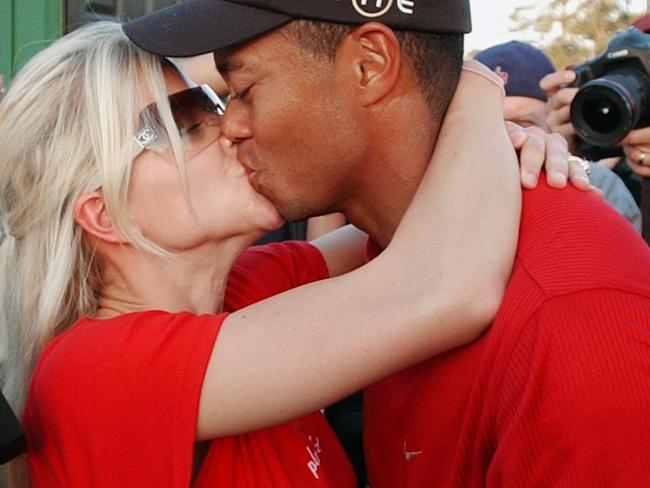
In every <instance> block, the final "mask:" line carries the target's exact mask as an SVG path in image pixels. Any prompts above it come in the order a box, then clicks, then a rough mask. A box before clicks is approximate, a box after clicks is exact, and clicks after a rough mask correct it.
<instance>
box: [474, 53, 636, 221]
mask: <svg viewBox="0 0 650 488" xmlns="http://www.w3.org/2000/svg"><path fill="white" fill-rule="evenodd" d="M475 59H476V60H477V61H480V62H481V63H483V64H484V65H486V66H487V67H488V68H490V69H491V70H493V71H495V72H496V73H497V74H499V76H501V77H502V79H503V80H504V83H505V90H506V98H505V100H504V117H505V118H506V120H509V121H511V122H514V123H516V124H519V125H522V126H524V127H529V126H536V127H538V128H539V129H541V130H543V131H545V132H551V129H550V128H549V126H548V124H547V122H546V111H545V108H546V102H547V98H546V95H545V94H544V92H543V91H542V90H541V89H540V87H539V82H540V80H541V79H542V78H543V77H544V76H546V75H548V74H549V73H555V67H554V66H553V62H552V61H551V60H550V59H549V57H548V56H547V55H546V54H545V53H544V52H543V51H542V50H541V49H538V48H536V47H534V46H532V45H530V44H526V43H523V42H519V41H510V42H506V43H505V44H497V45H495V46H491V47H489V48H487V49H485V50H483V51H481V52H480V53H478V54H477V55H476V57H475ZM589 180H590V182H591V183H592V185H594V186H595V187H596V188H598V189H599V190H600V191H602V193H603V197H604V198H605V201H607V203H609V204H610V205H611V206H612V207H614V208H615V209H616V210H617V211H618V212H619V213H620V214H621V215H623V216H624V217H625V219H626V220H627V221H628V222H629V223H630V224H631V225H632V226H633V227H634V229H635V230H636V231H637V232H638V233H641V212H640V211H639V207H638V206H637V204H636V202H635V201H634V198H633V197H632V195H631V194H630V191H629V190H628V189H627V187H626V186H625V184H624V183H623V182H622V181H621V178H619V177H618V176H617V175H616V174H615V173H614V172H613V171H611V170H610V169H609V168H605V167H602V166H599V165H593V164H592V165H591V166H590V175H589Z"/></svg>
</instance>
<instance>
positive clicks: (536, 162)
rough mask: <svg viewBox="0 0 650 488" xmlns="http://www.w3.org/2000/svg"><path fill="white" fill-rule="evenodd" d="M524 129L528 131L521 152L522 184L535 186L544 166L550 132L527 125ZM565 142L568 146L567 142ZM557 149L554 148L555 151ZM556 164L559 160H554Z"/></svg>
mask: <svg viewBox="0 0 650 488" xmlns="http://www.w3.org/2000/svg"><path fill="white" fill-rule="evenodd" d="M524 130H525V131H526V134H527V137H526V140H525V141H524V144H523V145H522V146H521V150H520V153H519V165H520V167H521V170H520V171H521V184H522V186H523V187H524V188H535V186H537V180H538V178H539V173H540V172H541V171H542V168H543V167H544V161H545V159H546V156H547V154H546V150H547V148H546V137H547V136H548V134H546V133H545V132H544V131H542V130H541V129H539V128H537V127H527V128H526V129H524ZM564 144H565V146H566V142H565V143H564ZM555 149H556V148H553V149H552V150H553V151H555ZM549 156H551V158H554V157H555V156H554V155H549ZM554 164H557V161H554ZM565 175H566V173H565ZM547 178H548V177H547ZM565 184H566V181H565Z"/></svg>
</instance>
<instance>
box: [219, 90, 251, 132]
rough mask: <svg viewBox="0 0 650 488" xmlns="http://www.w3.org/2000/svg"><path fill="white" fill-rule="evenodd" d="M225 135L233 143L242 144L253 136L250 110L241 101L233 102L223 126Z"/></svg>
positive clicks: (225, 116) (224, 118)
mask: <svg viewBox="0 0 650 488" xmlns="http://www.w3.org/2000/svg"><path fill="white" fill-rule="evenodd" d="M221 130H222V132H223V135H224V136H225V137H227V138H228V139H229V140H231V141H232V142H241V141H243V140H245V139H248V138H250V137H251V135H252V131H251V127H250V116H249V113H248V109H247V108H246V107H243V106H242V103H241V102H239V100H231V101H230V102H229V103H228V106H227V107H226V112H225V113H224V115H223V121H222V125H221Z"/></svg>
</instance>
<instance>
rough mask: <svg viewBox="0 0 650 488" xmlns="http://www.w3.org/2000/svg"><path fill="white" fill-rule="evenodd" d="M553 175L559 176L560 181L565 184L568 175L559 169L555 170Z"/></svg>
mask: <svg viewBox="0 0 650 488" xmlns="http://www.w3.org/2000/svg"><path fill="white" fill-rule="evenodd" d="M553 176H554V177H555V178H557V180H558V183H561V184H564V183H566V175H565V174H564V173H560V172H559V171H555V172H554V173H553Z"/></svg>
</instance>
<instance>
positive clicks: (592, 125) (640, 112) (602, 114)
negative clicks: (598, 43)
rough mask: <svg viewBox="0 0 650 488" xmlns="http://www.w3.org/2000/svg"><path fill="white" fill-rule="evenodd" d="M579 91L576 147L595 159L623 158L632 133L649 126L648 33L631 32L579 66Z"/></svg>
mask: <svg viewBox="0 0 650 488" xmlns="http://www.w3.org/2000/svg"><path fill="white" fill-rule="evenodd" d="M572 69H573V70H574V71H575V72H576V80H575V81H574V82H573V83H572V84H571V86H576V87H579V88H580V89H579V90H578V93H577V94H576V96H575V98H574V99H573V102H572V103H571V122H572V124H573V126H574V127H575V129H576V132H577V134H578V137H579V139H578V141H577V145H578V147H579V148H580V149H581V150H582V152H583V153H584V155H586V156H588V157H592V159H601V158H603V157H606V156H609V155H613V154H620V149H619V148H617V147H616V144H618V143H619V142H620V141H621V140H622V139H623V138H624V137H625V136H626V135H627V134H628V132H630V131H631V130H632V129H636V128H639V127H645V126H648V125H650V34H645V33H643V32H641V31H640V30H639V29H637V28H636V27H630V28H628V29H626V30H624V31H621V32H619V33H618V34H616V35H615V36H614V37H613V38H612V39H611V40H610V42H609V44H608V46H607V49H606V50H605V51H604V52H603V53H602V54H600V55H599V56H598V57H596V58H594V59H592V60H589V61H586V62H584V63H581V64H579V65H576V66H574V67H573V68H572Z"/></svg>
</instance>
